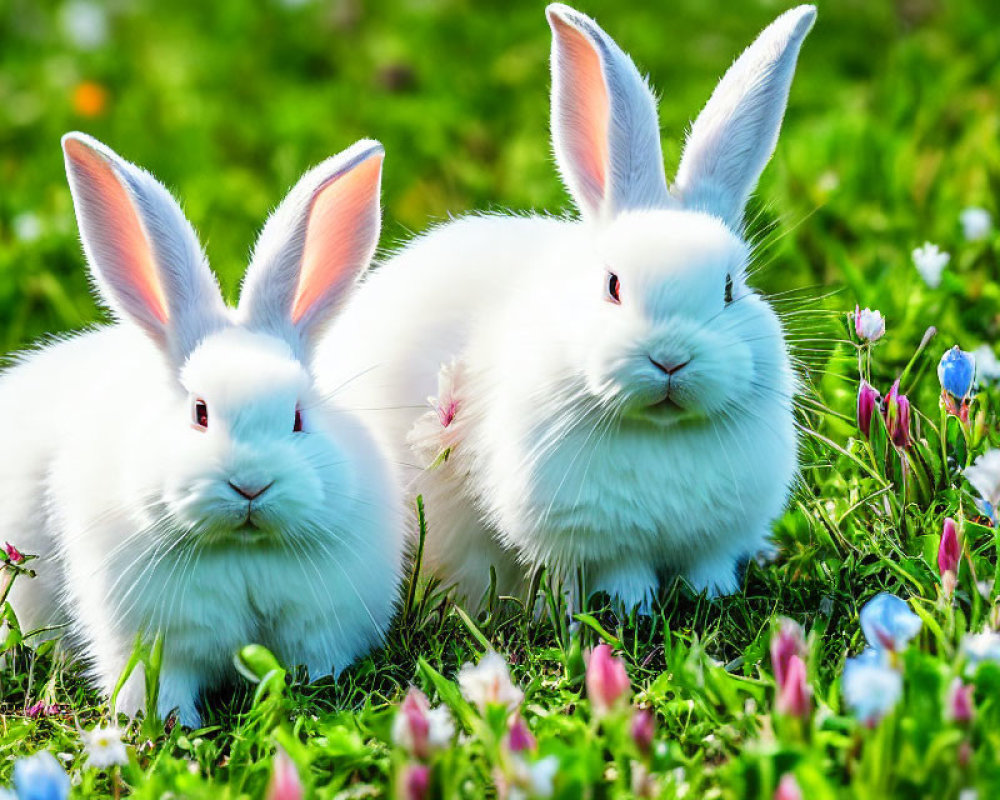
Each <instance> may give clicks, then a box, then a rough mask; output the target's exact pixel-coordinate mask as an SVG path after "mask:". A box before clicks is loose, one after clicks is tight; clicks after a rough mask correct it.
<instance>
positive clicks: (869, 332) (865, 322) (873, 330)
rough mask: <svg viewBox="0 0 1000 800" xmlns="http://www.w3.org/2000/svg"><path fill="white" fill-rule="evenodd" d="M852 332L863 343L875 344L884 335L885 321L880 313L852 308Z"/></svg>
mask: <svg viewBox="0 0 1000 800" xmlns="http://www.w3.org/2000/svg"><path fill="white" fill-rule="evenodd" d="M854 332H855V333H856V334H857V335H858V338H859V339H861V340H862V341H865V342H877V341H878V340H879V339H881V338H882V335H883V334H884V333H885V319H884V318H883V316H882V313H881V312H880V311H872V310H871V309H870V308H866V309H861V308H860V307H859V306H854Z"/></svg>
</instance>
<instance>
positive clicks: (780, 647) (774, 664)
mask: <svg viewBox="0 0 1000 800" xmlns="http://www.w3.org/2000/svg"><path fill="white" fill-rule="evenodd" d="M795 655H797V656H798V657H799V658H800V659H804V658H805V657H806V639H805V635H804V634H803V633H802V627H801V626H800V625H799V624H798V623H797V622H795V621H794V620H791V619H788V617H783V618H782V620H781V626H780V627H779V628H778V632H777V634H775V635H774V636H772V637H771V669H773V670H774V680H775V682H776V683H777V684H778V686H779V687H780V686H783V685H784V683H785V675H786V674H787V672H788V662H789V661H790V660H791V658H792V656H795Z"/></svg>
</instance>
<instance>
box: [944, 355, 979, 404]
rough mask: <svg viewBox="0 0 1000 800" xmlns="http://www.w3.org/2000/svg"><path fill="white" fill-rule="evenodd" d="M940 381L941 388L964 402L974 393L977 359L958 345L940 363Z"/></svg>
mask: <svg viewBox="0 0 1000 800" xmlns="http://www.w3.org/2000/svg"><path fill="white" fill-rule="evenodd" d="M937 373H938V380H939V381H940V382H941V388H942V389H943V390H944V391H945V392H946V393H947V394H949V395H951V396H952V397H954V398H955V399H956V400H964V399H965V398H966V397H968V396H969V393H970V392H971V391H972V382H973V380H974V379H975V377H976V359H975V357H974V356H973V355H972V353H966V352H965V351H964V350H962V349H960V348H959V346H958V345H957V344H956V345H955V346H954V347H952V348H951V349H950V350H947V351H946V352H945V354H944V355H943V356H941V361H940V362H939V363H938V369H937Z"/></svg>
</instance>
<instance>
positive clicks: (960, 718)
mask: <svg viewBox="0 0 1000 800" xmlns="http://www.w3.org/2000/svg"><path fill="white" fill-rule="evenodd" d="M975 691H976V687H975V686H973V685H972V684H971V683H969V684H966V683H962V679H961V678H955V680H953V681H952V682H951V686H949V687H948V702H947V714H948V719H950V720H952V721H953V722H958V723H965V722H971V721H972V717H973V714H974V713H975V709H974V706H973V695H974V694H975Z"/></svg>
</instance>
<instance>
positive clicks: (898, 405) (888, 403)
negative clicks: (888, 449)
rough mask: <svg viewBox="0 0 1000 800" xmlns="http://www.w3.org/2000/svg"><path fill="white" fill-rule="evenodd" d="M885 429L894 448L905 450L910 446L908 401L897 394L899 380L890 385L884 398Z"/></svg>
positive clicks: (902, 395)
mask: <svg viewBox="0 0 1000 800" xmlns="http://www.w3.org/2000/svg"><path fill="white" fill-rule="evenodd" d="M885 427H886V429H887V430H888V431H889V438H890V439H892V443H893V444H894V445H896V447H900V448H906V447H908V446H909V444H910V401H909V400H908V399H907V397H906V395H905V394H900V393H899V380H898V379H897V380H896V382H895V383H893V384H892V388H891V389H890V390H889V394H887V395H886V396H885Z"/></svg>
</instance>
